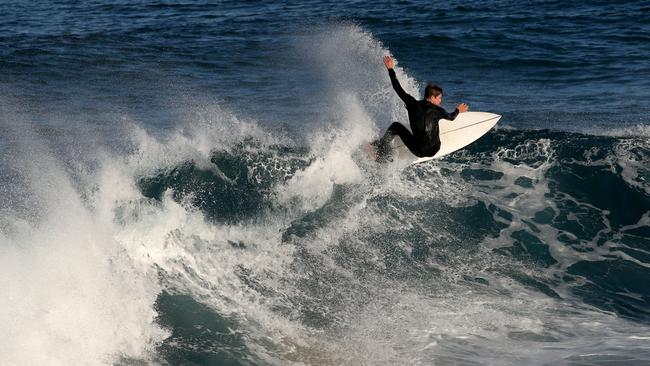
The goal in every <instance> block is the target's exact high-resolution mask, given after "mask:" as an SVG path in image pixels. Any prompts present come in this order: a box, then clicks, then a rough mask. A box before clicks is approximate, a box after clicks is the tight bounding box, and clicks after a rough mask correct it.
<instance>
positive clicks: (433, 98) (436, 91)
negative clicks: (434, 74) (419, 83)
mask: <svg viewBox="0 0 650 366" xmlns="http://www.w3.org/2000/svg"><path fill="white" fill-rule="evenodd" d="M424 99H425V100H428V101H429V102H431V104H435V105H440V104H441V103H442V88H441V87H439V86H438V85H436V84H429V85H427V87H426V88H424Z"/></svg>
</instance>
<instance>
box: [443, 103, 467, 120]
mask: <svg viewBox="0 0 650 366" xmlns="http://www.w3.org/2000/svg"><path fill="white" fill-rule="evenodd" d="M467 109H469V107H468V106H467V104H465V103H460V104H459V105H458V106H457V107H456V109H455V110H454V111H453V112H451V113H447V112H446V111H445V112H444V114H443V115H442V118H444V119H448V120H450V121H453V120H455V119H456V117H458V114H459V113H463V112H467Z"/></svg>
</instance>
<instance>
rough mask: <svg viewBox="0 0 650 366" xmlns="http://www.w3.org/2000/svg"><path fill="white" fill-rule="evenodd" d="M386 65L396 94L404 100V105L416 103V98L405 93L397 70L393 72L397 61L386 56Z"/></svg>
mask: <svg viewBox="0 0 650 366" xmlns="http://www.w3.org/2000/svg"><path fill="white" fill-rule="evenodd" d="M384 65H386V68H387V69H388V76H390V83H391V84H393V89H395V92H396V93H397V95H398V96H399V97H400V99H402V101H403V102H404V104H406V105H407V106H408V105H411V104H413V103H415V102H416V100H415V98H413V97H412V96H411V95H410V94H409V93H407V92H405V91H404V89H402V86H401V85H400V84H399V81H398V80H397V75H395V70H393V68H394V67H395V61H393V59H392V58H391V57H390V56H384Z"/></svg>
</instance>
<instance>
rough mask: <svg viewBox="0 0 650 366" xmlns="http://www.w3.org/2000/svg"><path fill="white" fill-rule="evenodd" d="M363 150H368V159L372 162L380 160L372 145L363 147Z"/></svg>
mask: <svg viewBox="0 0 650 366" xmlns="http://www.w3.org/2000/svg"><path fill="white" fill-rule="evenodd" d="M363 149H364V150H366V154H368V159H370V160H372V161H377V159H379V156H377V150H375V148H374V147H373V146H372V145H371V144H370V143H367V144H365V145H364V146H363Z"/></svg>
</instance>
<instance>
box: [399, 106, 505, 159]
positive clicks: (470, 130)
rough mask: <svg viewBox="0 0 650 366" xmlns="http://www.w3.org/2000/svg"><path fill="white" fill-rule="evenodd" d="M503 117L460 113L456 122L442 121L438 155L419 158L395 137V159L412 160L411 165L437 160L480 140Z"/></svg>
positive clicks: (489, 114) (484, 113) (492, 114)
mask: <svg viewBox="0 0 650 366" xmlns="http://www.w3.org/2000/svg"><path fill="white" fill-rule="evenodd" d="M499 119H501V116H500V115H498V114H494V113H488V112H465V113H460V114H459V115H458V116H457V117H456V119H455V120H453V121H449V120H446V119H441V120H440V125H439V126H440V150H439V151H438V152H437V153H436V155H434V156H431V157H426V158H418V157H417V156H415V155H413V154H412V153H411V152H410V151H409V149H408V148H407V147H406V146H405V145H404V143H403V142H402V139H400V138H399V137H395V138H394V139H393V141H392V142H391V148H392V150H393V158H397V159H400V160H411V164H419V163H423V162H425V161H429V160H431V159H437V158H440V157H443V156H445V155H447V154H451V153H452V152H454V151H457V150H460V149H462V148H463V147H465V146H467V145H469V144H471V143H472V142H474V141H476V140H478V139H479V138H480V137H481V136H483V135H485V134H486V133H487V132H488V131H490V130H491V129H492V127H494V126H495V125H496V124H497V122H499Z"/></svg>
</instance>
